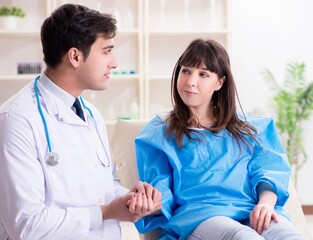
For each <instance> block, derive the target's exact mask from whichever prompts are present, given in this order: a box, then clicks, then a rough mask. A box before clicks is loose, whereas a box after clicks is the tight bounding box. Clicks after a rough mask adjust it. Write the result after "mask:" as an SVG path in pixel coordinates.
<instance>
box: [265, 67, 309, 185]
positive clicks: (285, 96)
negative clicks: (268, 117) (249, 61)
mask: <svg viewBox="0 0 313 240" xmlns="http://www.w3.org/2000/svg"><path fill="white" fill-rule="evenodd" d="M305 68H306V66H305V64H304V63H303V62H300V63H299V62H292V63H289V64H288V66H287V69H286V76H285V79H284V82H283V84H282V85H280V84H279V83H278V82H277V81H276V79H275V77H274V76H273V74H272V72H271V71H270V70H268V69H267V68H265V69H264V70H263V71H262V72H261V73H262V75H263V77H264V78H265V79H266V80H267V81H268V82H269V83H270V84H271V85H272V90H273V91H275V93H276V95H275V96H274V102H275V110H276V115H277V116H276V117H277V119H276V125H277V128H278V130H279V132H280V134H281V137H282V141H283V143H284V147H285V149H286V152H287V155H288V159H289V163H290V165H291V167H292V170H293V172H292V173H293V180H294V183H295V186H297V180H298V172H299V169H300V168H301V167H302V166H303V164H304V163H305V162H306V161H307V155H306V152H305V149H304V147H303V140H302V132H303V129H302V123H303V121H305V120H307V119H308V118H309V117H310V116H311V114H312V112H313V83H312V82H311V83H308V84H307V83H306V80H305V77H304V73H305Z"/></svg>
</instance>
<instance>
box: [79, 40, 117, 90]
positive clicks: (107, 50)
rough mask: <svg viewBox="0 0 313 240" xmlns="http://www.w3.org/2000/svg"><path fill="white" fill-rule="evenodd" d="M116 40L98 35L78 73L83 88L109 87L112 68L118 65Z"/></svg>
mask: <svg viewBox="0 0 313 240" xmlns="http://www.w3.org/2000/svg"><path fill="white" fill-rule="evenodd" d="M113 48H114V40H113V39H112V38H111V39H105V38H103V37H98V38H97V40H96V41H95V42H94V43H93V44H92V45H91V48H90V53H89V55H88V57H87V58H86V59H85V61H84V62H83V63H82V64H81V66H80V67H79V72H78V74H77V77H78V81H79V84H80V85H81V88H82V89H81V90H85V89H90V90H103V89H105V88H106V87H107V82H108V80H109V78H110V73H111V71H112V69H114V68H116V67H117V63H116V59H115V56H114V54H113Z"/></svg>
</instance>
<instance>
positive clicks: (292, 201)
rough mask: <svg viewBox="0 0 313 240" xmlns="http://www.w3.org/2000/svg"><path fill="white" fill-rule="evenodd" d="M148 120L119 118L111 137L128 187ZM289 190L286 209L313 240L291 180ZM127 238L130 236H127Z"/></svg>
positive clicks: (146, 239)
mask: <svg viewBox="0 0 313 240" xmlns="http://www.w3.org/2000/svg"><path fill="white" fill-rule="evenodd" d="M147 122H148V120H118V121H117V122H116V124H115V127H114V131H113V136H112V138H111V148H112V156H113V160H114V162H115V163H116V166H117V175H118V176H119V178H120V180H121V183H122V184H123V185H124V186H125V187H127V188H132V186H133V185H134V184H135V183H136V181H138V170H137V164H136V155H135V146H134V139H135V137H136V136H137V134H138V133H139V131H140V130H141V129H142V128H143V126H144V125H145V124H146V123H147ZM289 191H290V198H289V200H288V202H287V204H286V209H287V210H288V212H289V213H290V215H291V218H292V221H293V224H294V226H295V227H296V229H297V230H298V231H299V232H300V233H301V234H302V235H303V236H305V238H306V239H307V240H313V237H312V235H311V233H310V230H309V227H308V224H307V223H306V220H305V217H304V213H303V211H302V208H301V204H300V201H299V199H298V197H297V193H296V190H295V187H294V185H293V183H292V182H291V181H290V185H289ZM122 231H126V233H125V232H124V234H128V233H127V229H126V230H125V229H122ZM158 234H159V230H158V229H157V230H155V231H152V232H149V233H146V234H143V235H140V239H141V240H155V239H157V236H158ZM126 239H129V238H127V237H126Z"/></svg>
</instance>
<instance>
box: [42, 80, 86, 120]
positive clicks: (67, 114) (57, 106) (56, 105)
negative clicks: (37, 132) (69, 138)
mask: <svg viewBox="0 0 313 240" xmlns="http://www.w3.org/2000/svg"><path fill="white" fill-rule="evenodd" d="M37 86H38V89H39V95H40V96H41V98H39V99H40V101H41V107H44V108H45V109H46V111H47V112H48V114H49V115H56V117H57V118H58V120H59V121H61V122H63V123H66V124H74V125H83V126H87V123H86V122H84V121H83V120H81V119H80V118H79V117H78V116H77V115H76V113H75V112H74V111H73V110H72V109H71V108H69V107H67V106H66V105H65V103H64V102H63V101H62V100H61V99H59V98H57V97H56V96H54V95H52V94H51V93H48V92H47V90H46V89H45V88H44V87H43V86H42V84H41V82H40V81H38V83H37ZM83 110H84V114H85V116H86V113H85V109H83Z"/></svg>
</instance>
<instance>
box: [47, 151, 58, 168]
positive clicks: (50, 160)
mask: <svg viewBox="0 0 313 240" xmlns="http://www.w3.org/2000/svg"><path fill="white" fill-rule="evenodd" d="M59 159H60V157H59V154H57V153H56V152H49V153H47V155H46V163H47V164H48V165H49V166H52V167H53V166H55V165H57V164H58V163H59Z"/></svg>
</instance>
